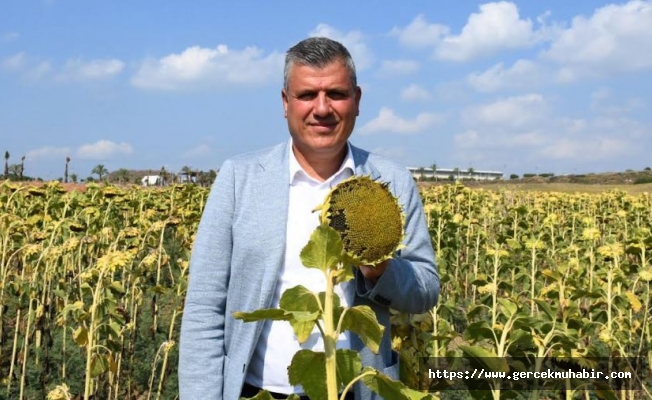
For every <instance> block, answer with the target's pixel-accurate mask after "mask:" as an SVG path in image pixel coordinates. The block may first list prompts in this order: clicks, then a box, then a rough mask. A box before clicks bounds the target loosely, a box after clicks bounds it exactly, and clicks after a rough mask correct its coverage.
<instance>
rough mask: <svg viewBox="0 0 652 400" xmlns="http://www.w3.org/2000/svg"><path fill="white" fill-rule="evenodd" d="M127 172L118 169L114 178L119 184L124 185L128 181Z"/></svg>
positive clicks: (126, 170) (123, 169)
mask: <svg viewBox="0 0 652 400" xmlns="http://www.w3.org/2000/svg"><path fill="white" fill-rule="evenodd" d="M129 175H130V173H129V170H128V169H125V168H120V169H119V170H117V171H116V172H115V174H114V178H115V179H116V180H117V181H118V182H120V183H126V182H128V181H129Z"/></svg>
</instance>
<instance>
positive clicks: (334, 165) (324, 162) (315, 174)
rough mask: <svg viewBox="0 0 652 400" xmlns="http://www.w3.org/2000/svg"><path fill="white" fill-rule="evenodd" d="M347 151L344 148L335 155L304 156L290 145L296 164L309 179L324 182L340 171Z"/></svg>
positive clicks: (345, 147)
mask: <svg viewBox="0 0 652 400" xmlns="http://www.w3.org/2000/svg"><path fill="white" fill-rule="evenodd" d="M347 151H348V149H347V146H344V147H343V148H342V149H341V150H340V151H339V152H338V153H336V154H310V155H306V154H304V153H302V152H301V151H299V150H298V149H297V148H296V147H295V146H294V145H292V152H293V153H294V157H295V158H296V159H297V162H298V163H299V165H300V166H301V168H303V170H304V171H306V173H307V174H308V176H310V177H311V178H314V179H317V180H318V181H320V182H324V181H325V180H326V179H328V178H330V177H331V176H333V174H335V173H336V172H337V170H339V169H340V166H341V165H342V162H343V161H344V158H345V157H346V153H347Z"/></svg>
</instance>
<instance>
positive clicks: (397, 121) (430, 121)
mask: <svg viewBox="0 0 652 400" xmlns="http://www.w3.org/2000/svg"><path fill="white" fill-rule="evenodd" d="M442 121H443V117H442V116H441V115H438V114H434V113H420V114H419V115H417V116H416V117H415V118H414V119H405V118H401V117H400V116H398V115H396V114H394V111H393V110H392V109H390V108H387V107H383V108H381V109H380V111H379V112H378V116H377V117H376V118H374V119H372V120H371V121H369V122H367V123H366V124H365V125H364V126H363V127H362V128H361V129H360V132H361V133H362V134H371V133H376V132H393V133H399V134H407V133H418V132H423V131H425V130H427V129H428V128H430V127H432V126H434V125H436V124H438V123H440V122H442Z"/></svg>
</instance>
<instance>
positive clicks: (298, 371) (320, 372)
mask: <svg viewBox="0 0 652 400" xmlns="http://www.w3.org/2000/svg"><path fill="white" fill-rule="evenodd" d="M288 377H289V378H290V385H301V386H303V390H304V391H305V392H306V395H307V396H308V397H309V398H311V399H326V398H328V395H327V393H328V389H327V388H326V355H325V354H324V353H323V352H319V353H317V352H314V351H311V350H299V351H298V352H297V353H296V354H295V355H294V357H292V362H291V363H290V367H289V368H288Z"/></svg>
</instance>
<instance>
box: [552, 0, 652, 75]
mask: <svg viewBox="0 0 652 400" xmlns="http://www.w3.org/2000/svg"><path fill="white" fill-rule="evenodd" d="M650 26H652V2H650V1H638V0H634V1H630V2H628V3H626V4H611V5H608V6H605V7H602V8H599V9H597V10H596V11H595V12H594V13H593V15H592V16H590V17H589V18H587V17H584V16H578V17H575V18H574V19H573V22H572V24H571V26H570V27H569V28H568V29H565V30H563V31H562V32H560V34H559V36H558V37H557V38H556V39H555V40H554V41H553V43H552V44H551V46H550V49H548V50H547V51H545V52H544V53H543V54H542V57H543V58H545V59H548V60H552V61H554V62H556V63H558V64H559V65H560V70H559V72H558V80H559V81H561V82H572V81H576V80H578V79H581V78H583V77H586V76H603V75H609V74H615V73H619V72H630V71H640V70H646V69H650V68H652V29H650Z"/></svg>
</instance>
